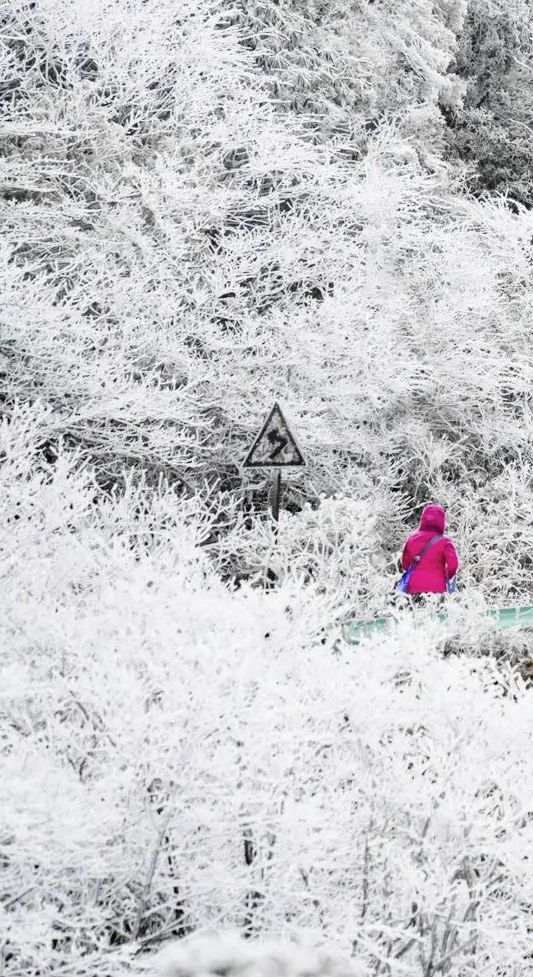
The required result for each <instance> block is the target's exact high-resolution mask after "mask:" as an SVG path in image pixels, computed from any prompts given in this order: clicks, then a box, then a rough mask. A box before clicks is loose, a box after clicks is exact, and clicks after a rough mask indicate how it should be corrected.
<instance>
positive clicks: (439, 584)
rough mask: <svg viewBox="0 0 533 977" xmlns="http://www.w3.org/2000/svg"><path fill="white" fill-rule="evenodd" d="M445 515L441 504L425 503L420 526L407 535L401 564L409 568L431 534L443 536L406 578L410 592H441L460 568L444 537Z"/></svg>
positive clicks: (450, 546)
mask: <svg viewBox="0 0 533 977" xmlns="http://www.w3.org/2000/svg"><path fill="white" fill-rule="evenodd" d="M445 526H446V515H445V512H444V509H443V508H442V507H441V506H440V505H427V506H426V508H425V509H424V511H423V513H422V518H421V520H420V528H419V529H418V530H417V532H416V533H413V534H412V535H411V536H409V539H408V540H407V542H406V544H405V547H404V551H403V554H402V567H403V569H404V570H408V569H409V567H410V566H411V563H412V562H413V560H414V558H415V557H416V556H418V554H419V553H420V552H421V551H422V550H423V549H424V546H426V544H427V543H429V541H430V539H432V538H433V537H434V536H442V539H439V540H438V541H437V542H436V543H433V545H432V546H430V548H429V549H428V550H427V552H426V553H424V556H423V557H422V559H421V560H420V563H418V564H417V566H416V567H415V569H414V570H413V573H412V574H411V577H410V579H409V593H410V594H444V593H445V592H446V581H447V580H449V579H450V578H451V577H454V576H455V574H456V573H457V570H458V567H459V559H458V557H457V552H456V550H455V546H454V545H453V543H452V542H451V540H449V539H448V538H447V536H444V535H443V533H444V529H445Z"/></svg>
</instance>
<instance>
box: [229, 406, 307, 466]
mask: <svg viewBox="0 0 533 977" xmlns="http://www.w3.org/2000/svg"><path fill="white" fill-rule="evenodd" d="M294 465H305V461H304V459H303V457H302V453H301V451H300V449H299V447H298V445H297V444H296V441H295V440H294V438H293V436H292V434H291V432H290V431H289V425H288V424H287V421H286V420H285V418H284V416H283V414H282V413H281V410H280V407H279V404H274V406H273V408H272V410H271V411H270V414H269V415H268V417H267V419H266V421H265V423H264V424H263V427H262V428H261V430H260V432H259V434H258V435H257V437H256V439H255V441H254V443H253V445H252V447H251V448H250V451H249V452H248V455H247V457H246V460H245V462H244V467H245V468H288V467H291V466H294Z"/></svg>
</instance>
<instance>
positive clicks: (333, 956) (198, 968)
mask: <svg viewBox="0 0 533 977" xmlns="http://www.w3.org/2000/svg"><path fill="white" fill-rule="evenodd" d="M156 970H157V972H158V973H160V974H161V977H216V975H219V974H220V973H221V972H223V973H224V974H225V975H226V977H237V975H240V977H364V975H365V974H366V969H365V968H364V967H362V966H361V965H360V964H357V963H356V962H355V961H354V960H353V959H348V958H347V957H343V956H342V954H339V953H338V952H335V950H334V949H333V948H325V949H318V948H314V947H305V946H297V945H291V944H288V943H282V942H280V941H274V940H270V941H269V940H265V941H262V942H261V943H255V942H251V941H249V940H243V939H242V937H240V936H239V934H237V933H206V934H205V935H202V936H195V937H193V938H192V939H186V940H183V941H182V942H181V943H175V944H173V945H172V946H169V947H168V948H167V949H166V950H165V951H163V953H161V954H160V957H159V959H158V960H157V961H156Z"/></svg>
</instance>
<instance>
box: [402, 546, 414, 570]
mask: <svg viewBox="0 0 533 977" xmlns="http://www.w3.org/2000/svg"><path fill="white" fill-rule="evenodd" d="M412 562H413V557H412V556H411V550H410V549H409V540H407V542H406V544H405V546H404V548H403V553H402V567H403V569H404V570H408V569H409V567H410V566H411V563H412Z"/></svg>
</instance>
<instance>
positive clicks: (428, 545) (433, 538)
mask: <svg viewBox="0 0 533 977" xmlns="http://www.w3.org/2000/svg"><path fill="white" fill-rule="evenodd" d="M442 538H443V537H442V536H432V538H431V539H430V540H429V543H426V545H425V546H424V548H423V549H421V550H420V553H418V555H417V556H415V558H414V560H413V562H412V563H411V566H410V567H409V569H411V568H412V567H416V565H417V563H420V560H421V559H422V557H423V556H424V555H425V554H426V553H427V551H428V550H429V548H430V546H433V543H437V542H438V541H439V539H442Z"/></svg>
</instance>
